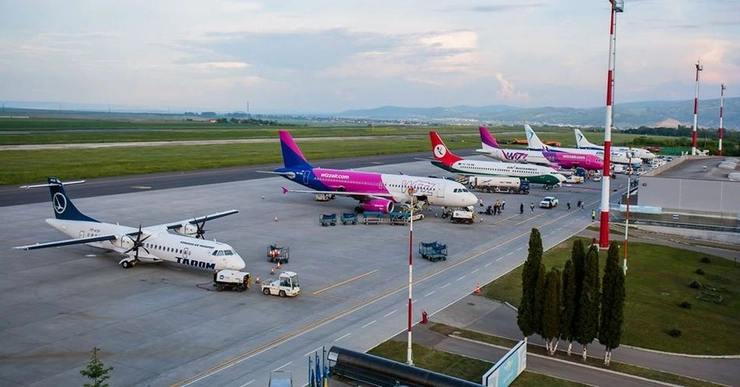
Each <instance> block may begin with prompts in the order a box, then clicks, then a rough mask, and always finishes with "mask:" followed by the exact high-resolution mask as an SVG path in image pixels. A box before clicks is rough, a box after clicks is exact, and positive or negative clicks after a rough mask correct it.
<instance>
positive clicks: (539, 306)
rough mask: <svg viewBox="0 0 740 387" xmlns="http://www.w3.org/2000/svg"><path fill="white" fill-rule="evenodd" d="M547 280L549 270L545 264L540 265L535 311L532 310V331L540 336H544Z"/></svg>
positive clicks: (535, 293) (535, 294) (535, 291)
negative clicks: (543, 321)
mask: <svg viewBox="0 0 740 387" xmlns="http://www.w3.org/2000/svg"><path fill="white" fill-rule="evenodd" d="M546 279H547V270H546V269H545V265H544V264H540V270H538V271H537V285H536V287H535V290H534V309H532V330H534V333H536V334H538V335H540V336H542V315H543V314H544V310H545V287H546V284H545V281H546Z"/></svg>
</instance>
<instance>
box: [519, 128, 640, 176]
mask: <svg viewBox="0 0 740 387" xmlns="http://www.w3.org/2000/svg"><path fill="white" fill-rule="evenodd" d="M524 132H525V133H526V135H527V148H529V149H535V150H537V149H542V150H543V151H551V152H567V153H577V154H587V155H594V156H599V157H601V158H602V159H603V158H604V150H603V149H601V150H597V149H578V148H557V147H554V146H547V145H545V144H544V143H543V142H542V141H541V140H540V138H539V137H538V136H537V133H535V132H534V130H533V129H532V127H531V126H529V125H528V124H524ZM611 163H612V164H622V165H628V164H629V163H630V160H629V159H628V158H627V155H625V154H624V153H621V152H615V151H612V152H611ZM640 166H642V162H640V160H632V168H640Z"/></svg>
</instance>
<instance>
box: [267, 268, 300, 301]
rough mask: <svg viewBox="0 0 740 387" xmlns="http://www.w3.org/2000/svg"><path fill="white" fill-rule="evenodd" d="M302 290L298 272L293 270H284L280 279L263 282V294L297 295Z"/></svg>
mask: <svg viewBox="0 0 740 387" xmlns="http://www.w3.org/2000/svg"><path fill="white" fill-rule="evenodd" d="M300 292H301V287H300V285H299V284H298V274H297V273H295V272H292V271H284V272H282V273H280V276H278V279H276V280H273V281H270V282H263V283H262V294H265V295H268V296H269V295H273V296H280V297H295V296H297V295H298V294H299V293H300Z"/></svg>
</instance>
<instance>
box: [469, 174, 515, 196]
mask: <svg viewBox="0 0 740 387" xmlns="http://www.w3.org/2000/svg"><path fill="white" fill-rule="evenodd" d="M468 186H469V187H471V188H474V189H478V190H481V191H483V192H488V193H516V194H523V195H527V194H529V182H528V181H526V180H522V179H520V178H518V177H504V176H470V177H469V178H468Z"/></svg>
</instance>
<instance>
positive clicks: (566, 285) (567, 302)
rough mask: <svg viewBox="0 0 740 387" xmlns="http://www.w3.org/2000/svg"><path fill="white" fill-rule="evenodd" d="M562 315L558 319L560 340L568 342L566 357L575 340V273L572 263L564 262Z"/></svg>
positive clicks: (569, 261)
mask: <svg viewBox="0 0 740 387" xmlns="http://www.w3.org/2000/svg"><path fill="white" fill-rule="evenodd" d="M562 288H563V296H562V315H561V318H560V338H561V339H563V340H566V341H567V342H568V355H570V351H571V348H572V347H573V340H574V339H575V321H576V318H575V316H576V304H577V302H578V299H577V298H576V273H575V271H574V270H573V261H571V260H570V259H569V260H568V261H567V262H565V268H564V269H563V280H562Z"/></svg>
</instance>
